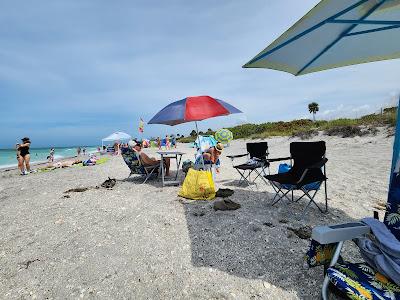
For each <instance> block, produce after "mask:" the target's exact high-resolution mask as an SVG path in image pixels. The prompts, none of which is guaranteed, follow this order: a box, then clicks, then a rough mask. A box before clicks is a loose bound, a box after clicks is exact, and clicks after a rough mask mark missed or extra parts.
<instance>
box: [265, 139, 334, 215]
mask: <svg viewBox="0 0 400 300" xmlns="http://www.w3.org/2000/svg"><path fill="white" fill-rule="evenodd" d="M325 152H326V146H325V142H323V141H320V142H293V143H290V155H291V157H285V158H276V159H270V160H269V162H271V161H281V160H287V159H291V160H293V162H294V163H293V167H292V168H291V169H290V170H289V171H288V172H286V173H279V174H274V175H265V176H264V177H265V178H266V179H267V180H268V181H269V182H270V184H271V185H272V187H273V188H274V190H275V192H276V194H275V196H274V198H273V199H272V205H275V204H276V203H278V202H279V201H280V200H282V199H284V198H286V199H287V200H289V201H291V202H297V201H299V200H300V199H302V198H303V197H306V198H308V199H309V202H308V204H307V205H306V207H305V208H304V210H303V216H304V214H305V213H306V211H307V209H308V207H309V206H310V205H311V204H312V203H314V204H315V205H316V206H317V208H318V209H319V211H320V212H323V213H324V212H327V211H328V194H327V189H326V180H327V177H326V162H327V161H328V159H327V158H326V157H325ZM322 183H324V190H325V210H323V209H321V208H320V207H319V205H318V204H317V203H316V202H315V200H314V198H315V196H316V194H317V192H318V191H319V190H320V187H321V185H322ZM297 190H298V191H302V193H303V194H302V196H301V197H300V198H297V199H296V200H294V196H293V191H297ZM289 193H291V197H290V196H288V194H289Z"/></svg>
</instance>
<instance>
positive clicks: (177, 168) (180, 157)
mask: <svg viewBox="0 0 400 300" xmlns="http://www.w3.org/2000/svg"><path fill="white" fill-rule="evenodd" d="M181 161H182V155H179V160H178V155H177V156H176V175H175V181H176V180H177V179H178V175H179V166H180V165H181Z"/></svg>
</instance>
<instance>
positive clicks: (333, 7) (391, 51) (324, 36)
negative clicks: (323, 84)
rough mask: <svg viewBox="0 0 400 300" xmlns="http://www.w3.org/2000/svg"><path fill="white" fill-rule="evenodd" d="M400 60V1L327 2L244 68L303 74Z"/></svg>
mask: <svg viewBox="0 0 400 300" xmlns="http://www.w3.org/2000/svg"><path fill="white" fill-rule="evenodd" d="M399 57H400V0H347V1H344V0H341V1H338V0H323V1H321V2H319V3H318V4H317V5H316V6H315V7H314V8H313V9H312V10H310V11H309V12H308V13H307V14H306V15H305V16H303V17H302V18H301V19H300V20H299V21H297V22H296V23H295V24H294V25H293V26H292V27H290V28H289V29H288V30H287V31H286V32H285V33H283V34H282V35H281V36H280V37H279V38H277V39H276V40H275V41H274V42H273V43H271V44H270V45H269V46H268V47H267V48H265V49H264V50H263V51H261V52H260V53H259V54H257V55H256V56H255V57H254V58H253V59H251V60H250V61H249V62H248V63H246V64H245V65H244V66H243V67H244V68H267V69H274V70H279V71H284V72H288V73H291V74H293V75H296V76H297V75H303V74H307V73H312V72H318V71H322V70H327V69H332V68H338V67H343V66H348V65H354V64H361V63H367V62H372V61H378V60H387V59H394V58H399Z"/></svg>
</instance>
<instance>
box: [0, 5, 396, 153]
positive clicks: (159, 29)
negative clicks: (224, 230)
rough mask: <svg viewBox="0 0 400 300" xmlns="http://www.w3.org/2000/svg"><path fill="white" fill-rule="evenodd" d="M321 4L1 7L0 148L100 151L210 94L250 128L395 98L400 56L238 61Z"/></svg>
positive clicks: (150, 130)
mask: <svg viewBox="0 0 400 300" xmlns="http://www.w3.org/2000/svg"><path fill="white" fill-rule="evenodd" d="M317 2H318V1H311V0H303V1H298V0H285V1H265V0H253V1H222V0H221V1H211V0H210V1H183V0H182V1H145V0H143V1H118V2H112V1H106V0H100V1H93V0H91V1H88V0H80V1H74V0H73V1H71V0H65V1H62V0H59V1H51V0H42V1H34V2H32V1H28V2H26V1H22V0H16V1H8V2H4V3H2V5H1V10H0V45H1V47H0V103H1V110H0V127H1V131H0V132H1V133H0V148H7V147H11V146H13V145H14V144H15V143H16V142H18V141H19V139H20V138H21V137H23V136H29V137H31V140H32V142H33V144H32V146H67V145H85V144H86V145H94V144H96V143H99V142H100V140H101V138H102V137H104V136H107V135H108V134H110V133H112V132H114V131H118V130H122V131H126V132H128V133H130V134H132V135H134V136H135V135H137V126H138V121H139V118H140V117H143V119H144V120H145V121H147V120H149V119H150V118H151V117H152V116H153V115H154V114H156V113H157V112H158V111H159V110H160V109H161V108H163V107H164V106H165V105H167V104H168V103H170V102H172V101H174V100H179V99H182V98H184V97H186V96H191V95H204V94H206V95H211V96H214V97H217V98H219V99H223V100H225V101H228V102H229V103H231V104H233V105H235V106H236V107H238V108H239V109H241V110H242V111H243V112H244V114H243V115H234V116H230V117H222V118H217V119H213V120H207V121H204V122H202V123H201V125H200V128H201V129H207V128H208V127H211V128H219V127H223V126H229V125H235V124H239V123H243V122H266V121H276V120H290V119H295V118H304V117H310V116H309V114H308V111H307V104H308V103H309V102H310V101H316V102H318V103H319V104H320V113H319V114H318V115H317V117H320V118H326V119H331V118H335V117H338V116H350V117H351V116H358V115H362V114H364V113H367V112H371V111H376V110H378V109H379V108H380V107H381V106H386V105H389V104H392V103H394V102H395V98H396V95H398V94H399V86H398V70H399V68H400V61H399V60H391V61H385V62H378V63H371V64H366V65H359V66H353V67H346V68H341V69H337V70H331V71H326V72H320V73H314V74H310V75H306V76H301V77H294V76H292V75H290V74H286V73H282V72H277V71H272V70H257V69H242V68H241V66H242V65H243V64H244V63H246V62H247V61H248V60H249V59H251V58H252V57H254V56H255V55H256V54H257V53H258V52H259V51H260V50H262V49H263V48H265V47H266V46H267V45H268V44H269V43H270V42H272V41H273V40H274V39H275V38H277V37H278V36H279V35H280V34H281V33H282V32H284V31H285V30H286V29H287V28H288V27H290V26H291V25H292V24H293V23H294V22H295V21H297V20H298V19H299V18H300V17H301V16H303V15H304V14H305V13H306V12H307V11H308V10H309V9H311V8H312V7H313V6H314V5H315V4H316V3H317ZM192 126H193V125H191V124H185V125H180V126H175V127H168V126H158V125H146V127H145V133H146V136H156V135H165V134H166V133H183V134H187V133H188V132H189V131H190V130H191V129H192Z"/></svg>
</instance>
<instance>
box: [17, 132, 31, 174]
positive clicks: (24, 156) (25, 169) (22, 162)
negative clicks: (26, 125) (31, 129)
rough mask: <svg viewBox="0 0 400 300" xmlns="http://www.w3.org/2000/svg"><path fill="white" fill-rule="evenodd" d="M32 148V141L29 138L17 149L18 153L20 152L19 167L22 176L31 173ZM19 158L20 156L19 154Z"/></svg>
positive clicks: (23, 140) (24, 139)
mask: <svg viewBox="0 0 400 300" xmlns="http://www.w3.org/2000/svg"><path fill="white" fill-rule="evenodd" d="M30 146H31V141H30V140H29V138H28V137H24V138H23V139H22V144H20V145H19V146H18V148H17V153H18V152H19V158H18V167H19V170H20V171H21V175H28V174H29V172H30V171H31V166H30V159H31V155H30V153H29V147H30ZM17 156H18V154H17Z"/></svg>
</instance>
